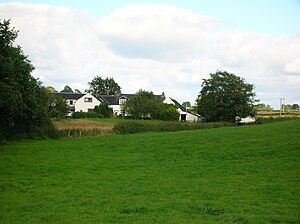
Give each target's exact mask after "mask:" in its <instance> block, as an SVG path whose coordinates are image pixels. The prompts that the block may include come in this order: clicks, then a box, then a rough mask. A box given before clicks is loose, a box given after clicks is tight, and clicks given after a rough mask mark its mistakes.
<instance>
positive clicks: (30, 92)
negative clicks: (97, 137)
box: [0, 20, 54, 139]
mask: <svg viewBox="0 0 300 224" xmlns="http://www.w3.org/2000/svg"><path fill="white" fill-rule="evenodd" d="M9 25H10V22H9V20H8V21H6V20H4V21H1V20H0V111H1V117H0V139H19V138H23V137H24V138H33V137H34V138H38V137H42V138H45V137H46V136H47V132H49V134H50V135H51V136H53V133H52V132H53V130H54V129H53V127H52V125H51V122H50V119H49V117H48V106H47V95H46V93H45V91H44V88H42V87H41V85H40V83H39V82H38V81H37V80H36V79H35V78H34V77H32V76H31V72H32V71H33V69H34V67H33V66H32V65H31V63H30V61H29V60H28V59H27V56H25V55H24V54H23V52H22V49H21V47H20V46H17V47H14V46H13V42H14V41H15V39H16V38H17V31H15V30H14V28H13V29H11V28H10V27H9Z"/></svg>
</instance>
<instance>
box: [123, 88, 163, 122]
mask: <svg viewBox="0 0 300 224" xmlns="http://www.w3.org/2000/svg"><path fill="white" fill-rule="evenodd" d="M161 104H162V103H161V101H160V100H159V99H157V98H156V97H155V96H154V94H153V92H148V91H145V90H139V91H138V92H137V93H136V95H135V96H133V97H131V98H130V99H129V100H128V101H126V103H125V105H124V108H123V110H124V111H125V113H127V114H128V115H130V116H131V117H132V118H134V119H142V118H158V117H159V116H160V112H161Z"/></svg>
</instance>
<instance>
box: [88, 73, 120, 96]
mask: <svg viewBox="0 0 300 224" xmlns="http://www.w3.org/2000/svg"><path fill="white" fill-rule="evenodd" d="M88 84H89V86H90V87H89V89H88V90H86V92H89V93H92V94H100V95H116V94H120V93H121V87H120V86H119V85H118V83H116V82H115V80H114V79H113V78H108V77H107V78H106V79H102V78H101V77H100V76H96V77H94V79H93V80H92V81H91V82H89V83H88Z"/></svg>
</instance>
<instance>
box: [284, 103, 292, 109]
mask: <svg viewBox="0 0 300 224" xmlns="http://www.w3.org/2000/svg"><path fill="white" fill-rule="evenodd" d="M283 106H284V110H292V109H293V106H292V105H290V104H285V105H283Z"/></svg>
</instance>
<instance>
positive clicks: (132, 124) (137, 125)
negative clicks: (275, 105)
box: [113, 121, 236, 134]
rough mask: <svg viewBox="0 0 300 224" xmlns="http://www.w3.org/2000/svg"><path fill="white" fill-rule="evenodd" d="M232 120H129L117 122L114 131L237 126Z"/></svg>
mask: <svg viewBox="0 0 300 224" xmlns="http://www.w3.org/2000/svg"><path fill="white" fill-rule="evenodd" d="M235 125H236V124H234V123H231V122H213V123H180V122H170V121H169V122H166V121H155V122H150V121H148V122H147V121H128V122H122V123H117V124H116V125H115V126H114V128H113V131H114V132H115V133H116V134H133V133H142V132H173V131H183V130H195V129H207V128H219V127H226V126H235Z"/></svg>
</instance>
